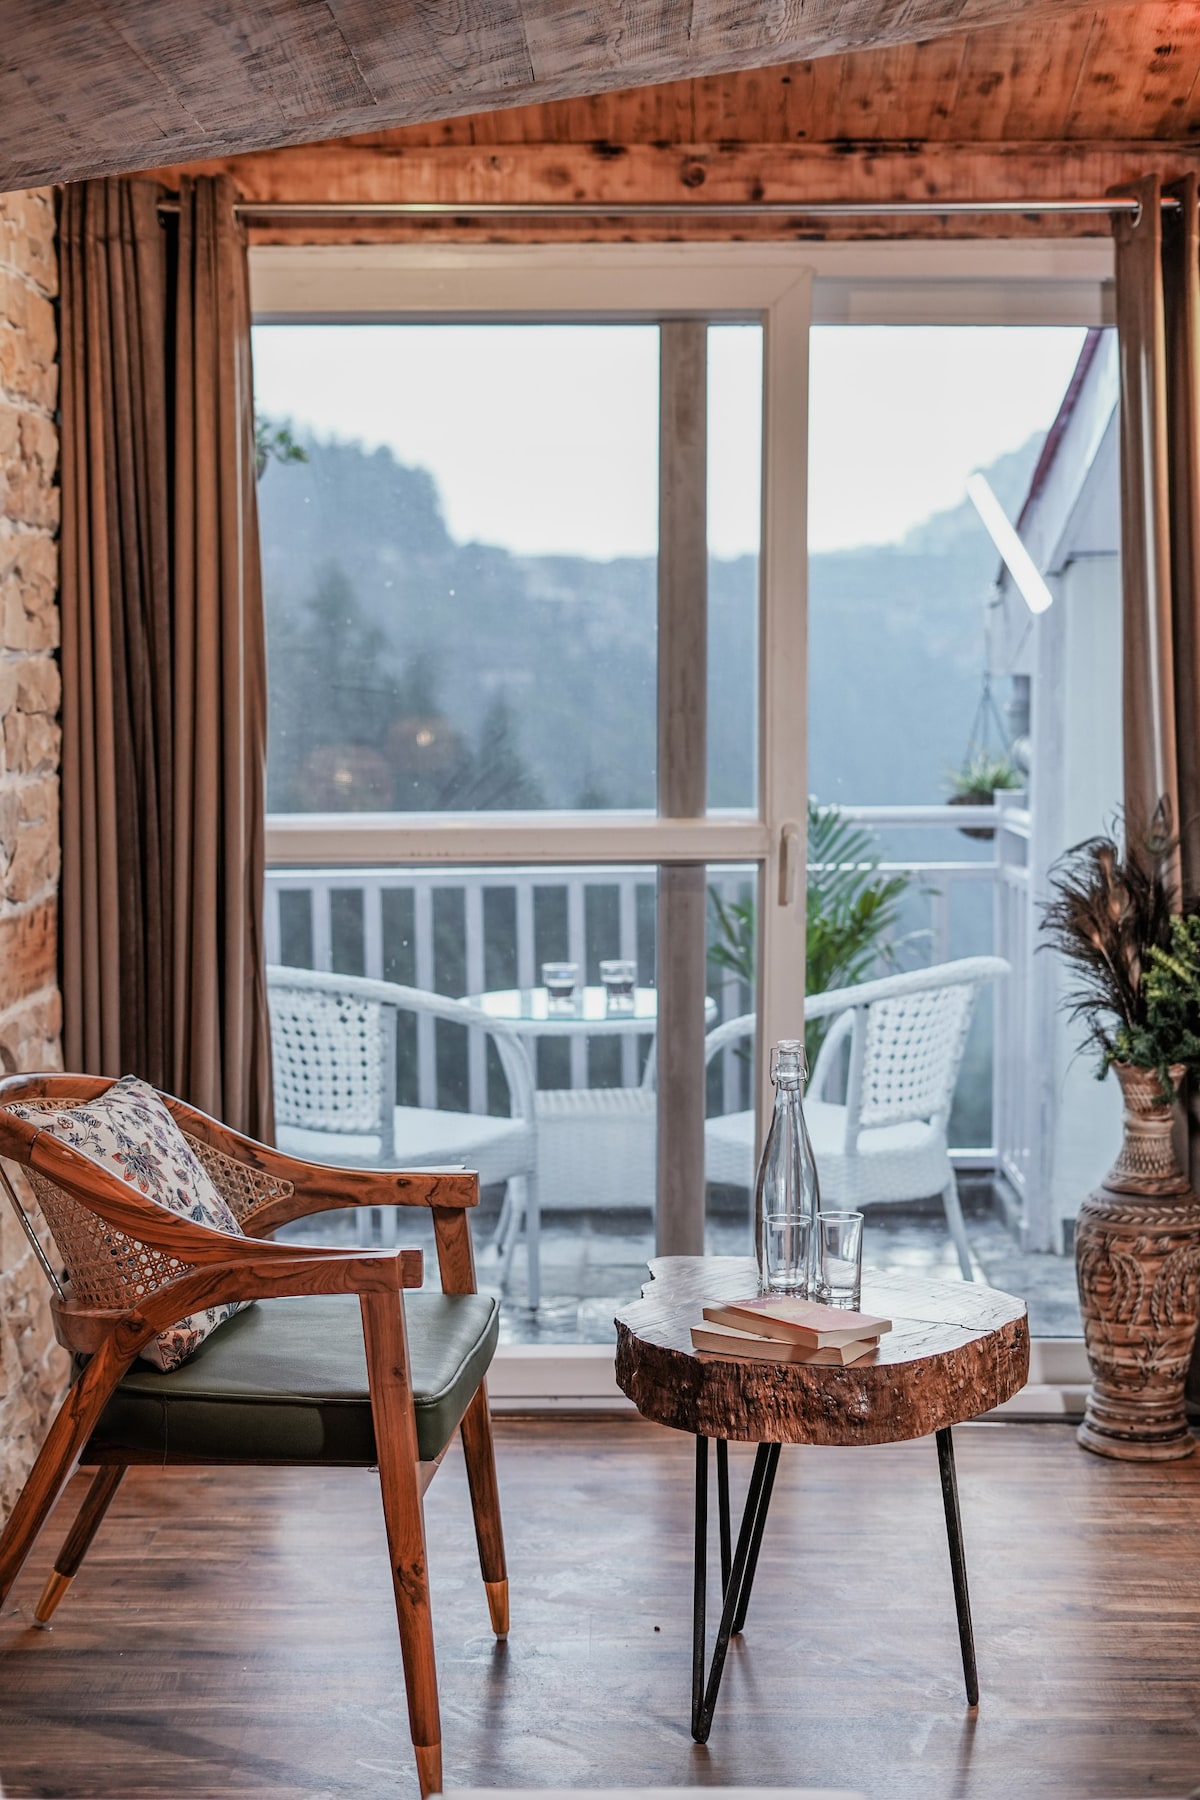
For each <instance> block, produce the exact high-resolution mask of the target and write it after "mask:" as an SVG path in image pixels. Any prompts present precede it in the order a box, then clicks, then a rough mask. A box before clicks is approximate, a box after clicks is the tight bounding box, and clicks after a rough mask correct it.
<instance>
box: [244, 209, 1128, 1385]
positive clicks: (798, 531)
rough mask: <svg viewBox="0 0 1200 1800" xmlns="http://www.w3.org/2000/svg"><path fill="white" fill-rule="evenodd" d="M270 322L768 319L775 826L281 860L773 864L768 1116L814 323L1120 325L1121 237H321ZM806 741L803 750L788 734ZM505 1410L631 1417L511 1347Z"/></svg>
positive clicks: (361, 830) (577, 830) (767, 880)
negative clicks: (390, 241)
mask: <svg viewBox="0 0 1200 1800" xmlns="http://www.w3.org/2000/svg"><path fill="white" fill-rule="evenodd" d="M250 270H251V300H252V307H253V311H254V316H255V319H256V322H260V323H283V322H287V321H290V322H300V321H301V320H303V321H306V322H309V323H317V322H320V321H329V322H333V321H346V320H348V319H356V320H361V321H363V322H366V321H379V322H382V321H387V320H394V321H406V322H419V321H425V322H437V321H445V320H448V319H460V320H465V319H470V320H474V321H477V322H482V321H484V320H487V321H490V322H499V321H504V320H509V319H512V320H516V319H522V318H524V319H533V318H536V319H538V320H542V321H552V320H560V321H569V320H572V319H584V318H587V319H592V320H596V319H601V318H603V319H609V318H611V319H613V320H614V321H616V320H641V321H647V322H657V321H659V320H661V319H663V318H664V317H671V318H689V317H690V318H706V319H709V320H711V321H714V322H719V321H720V320H721V319H722V318H725V319H737V320H746V319H754V318H757V319H758V320H760V321H761V323H762V326H763V331H764V341H763V389H764V406H763V462H762V485H763V528H762V540H761V554H760V619H759V656H760V691H759V763H758V767H759V796H758V806H757V810H756V813H753V814H746V815H713V816H710V817H706V818H700V819H669V818H660V817H656V816H653V815H649V814H641V813H612V812H610V813H599V814H589V815H582V814H580V813H577V812H573V813H553V812H539V813H531V814H516V813H508V814H492V815H490V816H488V817H487V818H480V817H479V816H477V815H474V814H472V815H449V814H443V815H439V816H438V817H436V818H432V819H431V818H430V817H429V815H427V814H402V813H391V814H362V815H356V816H355V817H354V818H353V819H348V818H347V816H346V815H344V814H334V815H323V814H304V815H281V814H273V815H270V816H269V817H268V820H267V845H266V848H267V860H268V862H269V863H270V864H271V865H274V866H291V867H302V866H311V865H312V864H313V863H314V862H325V863H331V862H346V863H350V864H353V865H356V866H364V865H379V864H396V863H409V864H430V863H441V864H452V863H453V864H464V863H466V864H480V863H488V864H496V863H507V862H521V863H542V864H572V863H606V862H626V863H628V862H644V863H649V864H654V863H659V864H661V863H695V862H707V863H718V862H744V863H755V864H757V865H758V867H759V870H760V901H763V902H765V901H770V902H771V903H770V904H760V911H759V917H760V921H761V925H760V956H759V996H758V999H759V1006H758V1018H759V1033H758V1037H759V1046H760V1051H759V1062H760V1070H761V1071H762V1073H761V1075H760V1082H759V1113H760V1120H761V1119H762V1118H763V1116H764V1113H765V1109H766V1106H767V1090H768V1083H767V1081H766V1078H765V1060H766V1055H767V1051H768V1048H769V1045H770V1044H771V1042H772V1041H774V1040H775V1039H776V1038H778V1037H780V1036H784V1035H788V1034H790V1032H791V1031H792V1030H794V1029H795V1022H796V1019H797V1018H798V1017H799V1016H800V1012H799V1009H801V1008H802V1006H803V989H804V882H803V880H802V879H800V871H802V870H803V867H804V849H805V845H804V828H805V817H806V805H807V784H806V756H805V744H804V737H805V733H804V732H803V730H800V731H799V732H796V730H795V726H796V722H797V699H796V696H797V695H799V696H801V697H802V698H801V700H800V702H799V715H800V723H801V725H802V723H803V716H804V711H805V706H804V700H803V696H804V695H805V694H806V683H807V485H808V484H807V468H808V418H807V406H808V327H809V325H810V323H811V324H881V325H882V324H891V325H900V324H907V325H918V324H921V325H991V324H995V325H1000V324H1013V325H1016V324H1022V325H1066V324H1075V325H1100V324H1111V323H1112V322H1113V300H1112V247H1111V242H1110V240H1108V239H1106V238H1096V239H1070V240H1067V239H1063V240H1045V239H1039V240H1028V241H1022V240H1003V241H988V242H978V243H961V242H960V243H937V242H928V241H913V242H890V243H878V244H867V243H853V242H847V243H839V244H806V245H802V246H790V245H789V246H765V247H764V246H756V245H746V244H727V245H711V244H705V245H692V244H678V245H576V246H567V247H560V246H555V247H544V246H494V245H486V246H474V245H471V246H468V245H447V244H444V243H437V244H429V245H420V244H418V245H412V244H405V245H349V244H347V245H319V246H318V245H314V246H292V245H288V246H274V245H272V246H256V247H255V248H253V249H252V250H251V253H250ZM789 732H790V734H791V742H790V744H789V742H788V737H789ZM1034 1356H1035V1367H1034V1372H1033V1373H1034V1382H1033V1385H1032V1386H1031V1387H1030V1388H1027V1389H1026V1390H1025V1393H1024V1394H1023V1395H1022V1396H1020V1397H1019V1398H1018V1400H1017V1401H1016V1402H1012V1403H1010V1404H1009V1406H1008V1407H1006V1408H1005V1409H1004V1410H1005V1411H1006V1412H1010V1411H1016V1412H1018V1413H1022V1414H1029V1415H1038V1414H1041V1415H1043V1416H1044V1415H1046V1414H1048V1413H1049V1414H1052V1415H1056V1416H1062V1415H1063V1413H1064V1412H1070V1411H1071V1410H1072V1409H1073V1408H1074V1407H1075V1406H1076V1403H1077V1401H1078V1398H1079V1389H1080V1384H1081V1383H1084V1382H1086V1379H1087V1371H1086V1360H1085V1358H1084V1354H1083V1345H1082V1340H1074V1339H1066V1340H1057V1339H1047V1340H1042V1341H1035V1345H1034ZM492 1390H493V1395H494V1398H495V1400H496V1402H497V1403H498V1405H499V1407H501V1408H503V1407H504V1406H506V1405H507V1406H509V1407H515V1408H517V1409H521V1410H526V1409H528V1407H529V1406H530V1405H531V1404H536V1405H543V1406H546V1407H549V1408H551V1409H553V1408H555V1407H558V1408H568V1409H577V1408H579V1407H583V1408H597V1407H599V1408H603V1409H611V1408H612V1407H613V1406H614V1405H619V1404H624V1402H623V1401H622V1399H621V1396H620V1395H619V1394H618V1392H617V1390H616V1388H615V1386H614V1385H613V1377H612V1358H611V1351H610V1350H609V1349H608V1347H606V1346H604V1345H596V1346H591V1345H578V1346H576V1345H568V1346H562V1345H546V1346H527V1345H526V1346H520V1345H513V1346H507V1347H505V1348H504V1349H503V1350H502V1351H501V1352H500V1354H499V1357H498V1367H497V1370H496V1372H495V1374H494V1377H493V1381H492Z"/></svg>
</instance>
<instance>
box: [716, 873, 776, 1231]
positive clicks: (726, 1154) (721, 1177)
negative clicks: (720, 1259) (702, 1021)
mask: <svg viewBox="0 0 1200 1800" xmlns="http://www.w3.org/2000/svg"><path fill="white" fill-rule="evenodd" d="M757 885H758V872H757V869H756V868H755V867H754V866H752V865H751V864H749V863H723V864H719V865H717V866H715V867H713V868H710V869H709V871H708V993H709V998H710V1000H711V1002H712V1018H711V1021H710V1026H709V1034H708V1045H707V1057H706V1062H705V1096H704V1101H705V1105H704V1110H705V1115H706V1116H705V1122H704V1174H705V1210H706V1218H705V1237H704V1241H705V1248H706V1249H707V1251H708V1254H709V1255H710V1256H749V1255H751V1254H753V1249H754V1244H753V1229H752V1218H753V1182H754V1071H755V1067H756V1064H755V1043H756V1035H755V1024H754V972H755V967H756V964H757V959H758V919H757V911H758V908H757V900H756V896H757ZM797 1029H799V1025H798V1026H797Z"/></svg>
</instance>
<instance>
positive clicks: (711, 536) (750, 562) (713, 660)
mask: <svg viewBox="0 0 1200 1800" xmlns="http://www.w3.org/2000/svg"><path fill="white" fill-rule="evenodd" d="M762 338H763V334H762V326H761V325H710V326H709V328H708V810H709V811H710V812H728V811H730V810H731V809H734V808H738V809H747V810H750V809H753V808H754V807H755V805H756V803H757V797H758V770H757V762H758V558H759V539H760V535H761V528H762Z"/></svg>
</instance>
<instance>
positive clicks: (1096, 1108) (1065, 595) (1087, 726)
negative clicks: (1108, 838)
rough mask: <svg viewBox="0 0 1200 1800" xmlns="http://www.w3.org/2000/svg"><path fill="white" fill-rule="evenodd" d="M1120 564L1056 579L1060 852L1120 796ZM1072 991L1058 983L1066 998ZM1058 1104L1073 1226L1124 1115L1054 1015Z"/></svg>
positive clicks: (1067, 1210)
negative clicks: (1059, 641) (1059, 626)
mask: <svg viewBox="0 0 1200 1800" xmlns="http://www.w3.org/2000/svg"><path fill="white" fill-rule="evenodd" d="M1120 580H1121V575H1120V560H1119V558H1118V557H1116V556H1114V555H1098V556H1084V557H1078V558H1076V559H1075V560H1074V561H1072V562H1070V563H1068V564H1067V566H1066V567H1065V568H1064V569H1063V571H1062V573H1061V575H1060V577H1059V590H1058V599H1059V602H1060V603H1061V605H1062V631H1063V640H1062V647H1061V661H1060V664H1059V671H1058V679H1059V681H1060V683H1061V705H1062V712H1061V715H1060V716H1061V730H1062V738H1061V757H1062V762H1061V769H1060V771H1059V784H1058V809H1057V810H1058V818H1059V825H1060V830H1061V848H1062V849H1066V848H1067V847H1068V846H1069V845H1071V844H1076V843H1078V842H1079V841H1080V840H1081V839H1082V838H1086V837H1092V836H1094V835H1095V834H1096V833H1098V832H1102V831H1105V830H1107V829H1108V827H1109V826H1110V825H1111V823H1112V820H1113V816H1114V813H1115V811H1116V808H1117V806H1118V805H1119V802H1120V797H1121V729H1120V721H1121V588H1120ZM1064 985H1065V984H1064V983H1063V981H1062V980H1061V979H1060V982H1059V988H1060V997H1061V990H1062V988H1063V986H1064ZM1054 1035H1055V1044H1054V1074H1055V1089H1056V1097H1057V1105H1056V1107H1055V1128H1054V1145H1053V1156H1052V1161H1051V1174H1050V1201H1051V1210H1052V1213H1053V1215H1054V1216H1055V1217H1057V1218H1060V1219H1069V1218H1073V1217H1074V1215H1075V1213H1076V1211H1077V1210H1078V1207H1079V1203H1080V1201H1081V1200H1082V1199H1083V1198H1084V1196H1085V1195H1086V1194H1087V1193H1089V1192H1090V1191H1091V1189H1092V1188H1094V1187H1095V1186H1096V1185H1097V1183H1098V1182H1099V1181H1100V1179H1101V1177H1102V1176H1103V1175H1104V1174H1105V1172H1106V1171H1107V1169H1108V1168H1109V1166H1110V1164H1111V1163H1112V1161H1113V1159H1114V1158H1115V1156H1116V1154H1117V1149H1118V1147H1119V1144H1120V1138H1121V1124H1120V1121H1121V1106H1120V1096H1119V1093H1118V1091H1117V1085H1116V1081H1115V1080H1114V1079H1113V1078H1112V1077H1111V1076H1110V1077H1109V1078H1108V1079H1107V1080H1105V1081H1104V1082H1098V1081H1097V1080H1096V1079H1095V1076H1094V1069H1095V1058H1094V1056H1093V1055H1092V1054H1091V1053H1090V1052H1087V1053H1085V1054H1084V1055H1082V1056H1081V1055H1079V1054H1078V1053H1077V1045H1078V1040H1079V1035H1080V1030H1079V1026H1078V1025H1077V1024H1076V1023H1074V1022H1072V1021H1071V1020H1070V1019H1068V1018H1067V1017H1066V1016H1065V1015H1064V1013H1063V1012H1062V1010H1061V1009H1060V1010H1058V1011H1057V1012H1056V1014H1055V1031H1054Z"/></svg>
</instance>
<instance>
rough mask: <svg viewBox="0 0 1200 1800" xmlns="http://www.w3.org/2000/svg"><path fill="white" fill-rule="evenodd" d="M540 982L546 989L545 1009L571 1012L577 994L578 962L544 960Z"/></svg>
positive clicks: (574, 1006) (555, 1011)
mask: <svg viewBox="0 0 1200 1800" xmlns="http://www.w3.org/2000/svg"><path fill="white" fill-rule="evenodd" d="M542 983H543V986H544V987H545V989H546V1011H547V1012H552V1013H573V1012H574V1011H575V1009H576V1005H577V1003H578V995H579V964H578V963H572V962H544V963H543V964H542Z"/></svg>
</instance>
